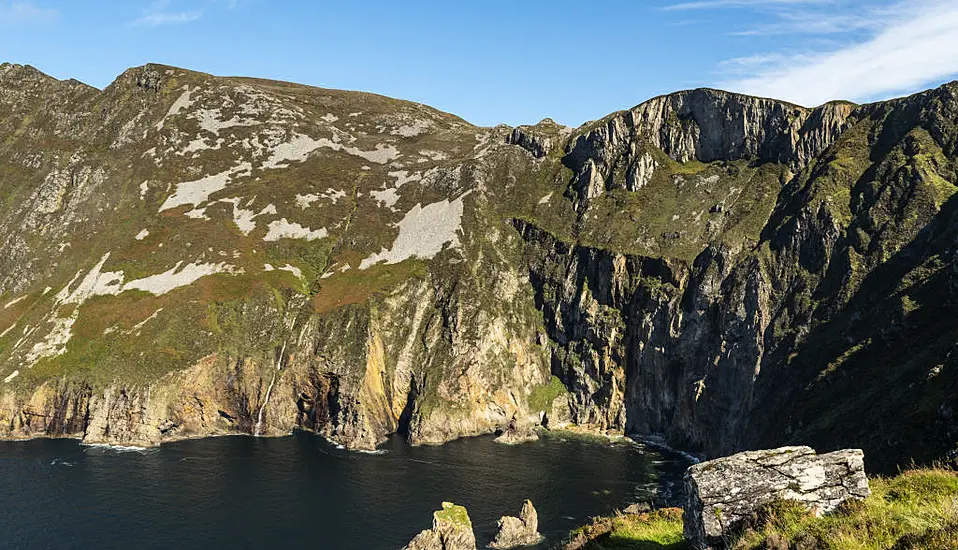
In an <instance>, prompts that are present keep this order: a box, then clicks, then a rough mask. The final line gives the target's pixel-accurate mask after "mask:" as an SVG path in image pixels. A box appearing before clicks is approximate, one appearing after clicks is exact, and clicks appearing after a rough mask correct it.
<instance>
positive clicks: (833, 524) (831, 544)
mask: <svg viewBox="0 0 958 550" xmlns="http://www.w3.org/2000/svg"><path fill="white" fill-rule="evenodd" d="M871 489H872V495H871V496H870V497H869V498H867V499H865V500H864V501H861V502H851V503H848V504H847V505H845V506H843V507H842V508H841V509H840V510H839V511H838V512H836V513H834V514H831V515H828V516H824V517H821V518H816V517H814V516H812V515H811V514H809V513H808V512H805V511H804V510H803V509H802V508H801V507H799V506H797V505H795V504H793V503H789V502H781V503H776V504H774V505H772V506H769V507H768V508H766V509H765V510H763V512H762V513H761V514H759V517H758V519H757V520H756V522H755V523H754V524H753V525H752V526H750V527H749V528H747V529H746V530H745V532H744V533H741V534H739V535H738V536H737V537H735V538H734V539H733V540H732V541H730V542H731V543H732V545H731V546H732V548H734V549H735V550H753V549H754V550H757V549H762V548H770V549H771V548H774V549H786V548H803V549H806V550H813V549H823V550H824V549H828V550H832V549H834V550H918V549H923V550H953V549H954V548H958V473H956V472H954V471H951V470H943V469H922V470H910V471H906V472H903V473H901V474H899V475H898V476H896V477H892V478H874V479H872V480H871ZM562 548H563V549H565V550H573V549H583V550H585V549H589V550H604V549H609V550H611V549H633V550H651V549H668V550H683V549H685V548H687V545H685V543H684V542H683V541H682V518H681V513H680V512H679V511H678V510H676V509H664V510H657V511H655V512H653V513H651V514H634V515H619V516H615V517H609V518H597V519H596V520H594V521H593V523H592V524H590V525H588V526H585V527H582V528H580V529H578V530H577V531H575V532H574V533H572V535H571V536H570V542H568V543H566V544H565V545H564V546H562Z"/></svg>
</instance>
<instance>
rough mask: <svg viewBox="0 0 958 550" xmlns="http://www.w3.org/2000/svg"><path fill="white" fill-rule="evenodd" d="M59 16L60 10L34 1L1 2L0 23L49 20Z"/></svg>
mask: <svg viewBox="0 0 958 550" xmlns="http://www.w3.org/2000/svg"><path fill="white" fill-rule="evenodd" d="M59 16H60V12H59V11H58V10H55V9H52V8H40V7H37V6H36V5H35V4H34V3H33V2H0V23H29V22H33V21H49V20H51V19H56V18H57V17H59Z"/></svg>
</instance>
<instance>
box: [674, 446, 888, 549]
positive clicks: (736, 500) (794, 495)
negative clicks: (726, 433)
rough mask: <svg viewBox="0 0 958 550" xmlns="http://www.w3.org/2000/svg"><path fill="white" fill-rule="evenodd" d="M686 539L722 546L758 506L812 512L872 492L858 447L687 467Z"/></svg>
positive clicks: (747, 455)
mask: <svg viewBox="0 0 958 550" xmlns="http://www.w3.org/2000/svg"><path fill="white" fill-rule="evenodd" d="M685 488H686V492H687V493H686V498H687V501H686V504H685V511H684V518H685V538H686V540H687V541H688V543H689V544H690V545H691V546H692V548H695V549H696V550H705V549H712V548H724V546H723V545H724V544H726V542H727V541H728V540H729V538H730V536H731V534H733V533H734V532H735V531H736V529H738V528H740V527H742V525H743V524H744V522H745V521H747V520H748V519H749V518H750V517H751V516H752V514H753V513H755V512H756V511H757V510H758V509H760V508H761V507H762V506H764V505H767V504H769V503H772V502H775V501H778V500H794V501H797V502H799V503H801V504H803V505H804V506H805V507H807V508H808V509H809V510H811V511H812V512H814V513H815V514H825V513H828V512H831V511H833V510H835V509H836V508H837V507H838V505H840V504H841V503H843V502H845V501H846V500H849V499H863V498H865V497H867V496H868V495H869V494H870V491H869V489H868V478H867V477H865V470H864V463H863V455H862V452H861V450H858V449H847V450H842V451H835V452H831V453H826V454H821V455H819V454H816V453H815V451H814V450H813V449H811V448H810V447H782V448H779V449H772V450H765V451H747V452H743V453H738V454H735V455H732V456H729V457H724V458H719V459H716V460H711V461H708V462H702V463H699V464H695V465H693V466H691V467H690V468H689V469H688V471H687V472H686V474H685Z"/></svg>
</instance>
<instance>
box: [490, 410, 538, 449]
mask: <svg viewBox="0 0 958 550" xmlns="http://www.w3.org/2000/svg"><path fill="white" fill-rule="evenodd" d="M537 439H539V434H538V433H537V432H536V428H535V426H531V425H525V424H522V423H520V422H519V420H518V419H517V418H516V417H513V418H512V420H510V421H509V425H508V426H506V428H505V429H504V430H502V433H501V434H499V436H498V437H496V439H495V441H496V443H503V444H506V445H516V444H519V443H526V442H528V441H536V440H537Z"/></svg>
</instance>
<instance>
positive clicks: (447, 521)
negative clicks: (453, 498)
mask: <svg viewBox="0 0 958 550" xmlns="http://www.w3.org/2000/svg"><path fill="white" fill-rule="evenodd" d="M403 550H476V536H475V534H473V532H472V521H471V520H470V519H469V514H468V512H467V511H466V509H465V507H463V506H456V505H455V504H453V503H451V502H443V503H442V510H437V511H436V512H434V513H433V515H432V529H427V530H425V531H421V532H420V533H419V534H418V535H416V536H415V537H413V539H412V540H411V541H409V544H407V545H406V546H405V547H404V548H403Z"/></svg>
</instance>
